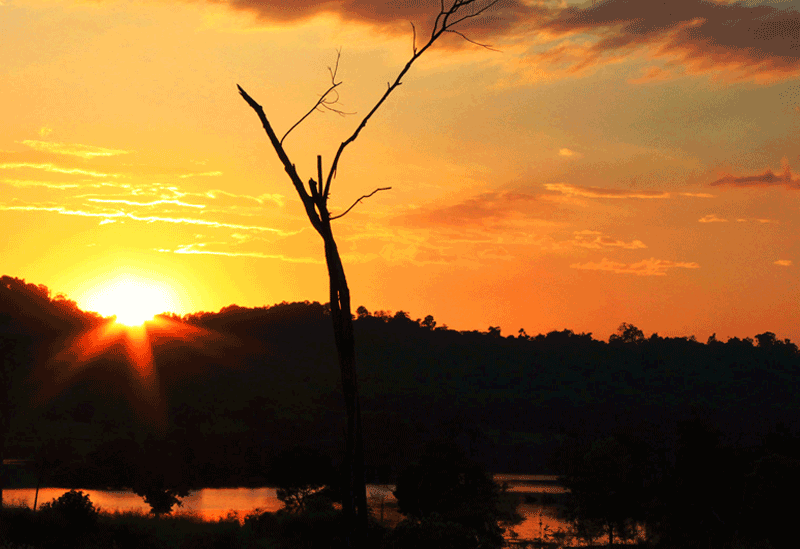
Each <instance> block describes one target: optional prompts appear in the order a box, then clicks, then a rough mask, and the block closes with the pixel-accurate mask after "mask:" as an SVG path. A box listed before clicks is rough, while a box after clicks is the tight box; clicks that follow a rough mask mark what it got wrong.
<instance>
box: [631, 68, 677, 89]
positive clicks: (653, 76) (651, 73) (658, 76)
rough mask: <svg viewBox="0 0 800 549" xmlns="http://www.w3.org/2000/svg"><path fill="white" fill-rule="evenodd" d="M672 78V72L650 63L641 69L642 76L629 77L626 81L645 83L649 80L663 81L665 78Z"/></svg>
mask: <svg viewBox="0 0 800 549" xmlns="http://www.w3.org/2000/svg"><path fill="white" fill-rule="evenodd" d="M672 78H674V75H673V73H672V72H670V71H667V70H664V69H662V68H661V67H657V66H655V65H651V66H649V67H646V68H644V69H643V70H642V76H640V77H639V78H632V79H629V80H628V83H629V84H647V83H649V82H664V81H665V80H671V79H672Z"/></svg>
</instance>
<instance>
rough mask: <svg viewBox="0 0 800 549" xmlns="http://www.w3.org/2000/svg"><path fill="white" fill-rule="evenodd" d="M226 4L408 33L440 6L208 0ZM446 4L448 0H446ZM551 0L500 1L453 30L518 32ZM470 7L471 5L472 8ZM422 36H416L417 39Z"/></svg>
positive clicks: (270, 15)
mask: <svg viewBox="0 0 800 549" xmlns="http://www.w3.org/2000/svg"><path fill="white" fill-rule="evenodd" d="M210 1H215V2H218V3H226V4H228V5H229V6H231V7H232V8H234V9H238V10H244V11H249V12H252V13H254V14H255V15H257V16H258V17H259V18H260V19H262V20H265V21H275V22H284V23H290V22H295V21H303V20H306V19H309V18H311V17H314V16H317V15H322V14H327V15H334V16H336V17H338V18H340V19H341V20H343V21H346V22H357V23H366V24H369V25H373V26H375V27H379V28H381V29H382V30H385V31H388V32H402V33H409V32H410V25H409V21H411V22H413V23H414V24H415V25H417V30H418V31H419V32H424V33H426V34H429V33H430V29H431V28H432V24H433V21H434V19H435V18H436V15H437V14H438V13H439V10H440V9H441V3H440V0H421V1H414V0H382V1H377V2H373V1H370V0H328V1H322V2H316V1H311V0H227V1H225V0H210ZM490 2H491V0H476V1H475V3H474V4H472V5H470V6H467V7H466V8H464V9H463V11H462V12H460V13H464V14H468V13H471V11H470V10H473V9H475V10H480V9H481V8H482V7H485V6H486V5H487V4H489V3H490ZM446 4H447V5H450V4H452V2H447V3H446ZM554 5H556V2H555V1H554V0H535V1H533V2H531V1H522V0H500V1H499V2H497V4H496V5H494V6H492V7H491V8H490V9H489V10H487V11H486V12H485V13H483V14H481V15H480V16H479V17H476V18H474V19H470V20H468V21H465V22H464V23H463V24H461V25H459V26H458V27H456V28H457V29H469V31H470V33H471V34H470V37H473V36H475V37H479V38H484V37H487V36H492V35H495V36H496V35H504V34H509V33H513V34H516V33H518V32H519V30H520V28H522V27H526V28H530V25H531V24H532V23H533V22H535V21H540V20H541V19H542V17H543V16H545V15H546V14H548V13H550V12H551V11H552V10H553V9H554V8H553V7H548V6H554ZM473 6H474V7H473ZM424 37H425V35H421V36H418V40H422V39H424Z"/></svg>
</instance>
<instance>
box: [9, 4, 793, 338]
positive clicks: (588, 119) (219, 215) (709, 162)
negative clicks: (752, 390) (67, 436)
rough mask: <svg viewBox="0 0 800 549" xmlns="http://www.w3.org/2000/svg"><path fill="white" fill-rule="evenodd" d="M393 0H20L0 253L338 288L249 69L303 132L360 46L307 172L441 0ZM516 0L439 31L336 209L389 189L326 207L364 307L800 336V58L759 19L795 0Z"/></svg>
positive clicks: (110, 279)
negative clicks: (294, 1)
mask: <svg viewBox="0 0 800 549" xmlns="http://www.w3.org/2000/svg"><path fill="white" fill-rule="evenodd" d="M289 4H291V2H289ZM344 4H347V6H348V9H349V10H351V11H349V12H346V11H337V10H340V9H341V7H340V6H341V5H344ZM385 4H386V5H384V3H381V2H377V3H371V4H368V3H335V2H332V3H319V4H314V5H313V6H312V5H311V4H308V3H303V4H302V5H298V6H288V4H287V3H286V2H285V1H283V2H277V1H272V0H250V1H242V2H237V3H235V4H233V3H231V4H228V3H226V2H210V1H198V2H180V1H177V0H175V1H164V2H155V1H144V2H134V1H131V0H100V1H97V2H80V1H77V0H46V1H45V0H4V2H2V4H0V36H2V37H3V47H2V53H0V58H2V63H0V82H3V84H4V85H3V86H0V120H2V121H3V122H2V123H3V129H4V131H3V134H2V136H0V230H2V232H3V234H4V235H6V237H5V238H3V239H2V241H0V258H2V271H3V274H8V275H11V276H16V277H20V278H25V279H26V280H27V281H29V282H35V283H37V284H45V285H47V286H48V287H50V288H51V289H52V290H53V291H54V292H56V293H58V292H63V293H65V294H67V295H68V296H69V297H71V298H73V299H76V300H77V301H78V303H79V305H81V306H82V307H85V308H88V309H94V310H98V312H101V313H102V314H117V315H123V314H134V313H135V316H136V317H137V318H140V317H142V316H143V315H144V316H146V315H148V314H149V315H151V316H152V314H157V313H160V312H164V311H174V312H176V313H178V314H184V313H188V312H192V311H198V310H206V311H215V310H218V309H220V308H221V307H223V306H226V305H229V304H231V303H237V304H239V305H242V306H262V305H265V304H272V303H276V302H281V301H284V300H285V301H303V300H317V301H321V302H325V301H327V295H328V290H327V271H326V267H325V264H324V256H323V250H322V243H321V240H320V239H319V237H318V235H316V234H315V232H314V231H313V229H312V228H311V227H310V226H309V224H308V220H307V219H306V218H305V213H304V212H303V207H302V205H301V203H300V202H299V200H298V199H297V197H296V194H295V191H294V189H293V188H292V186H291V183H290V182H289V180H288V179H287V177H286V174H285V172H284V171H283V168H282V166H281V164H280V162H279V161H278V160H277V158H276V157H275V154H274V152H273V151H272V149H271V147H270V146H269V142H268V140H267V138H266V136H265V135H264V132H263V129H262V128H261V126H260V123H259V121H258V119H257V118H256V117H255V115H254V114H253V112H252V110H251V109H250V108H249V107H248V106H247V105H246V104H245V102H244V101H242V98H241V97H240V96H239V94H238V93H237V90H236V85H237V84H240V85H241V86H242V87H243V88H244V89H245V90H246V91H247V92H248V93H249V94H250V95H251V96H252V97H253V98H254V99H255V100H256V101H258V102H259V103H260V104H262V105H263V106H264V108H265V111H266V113H267V115H268V116H269V118H270V121H271V123H272V125H273V126H274V127H275V128H276V131H277V133H278V134H279V135H282V134H283V133H284V132H285V131H286V130H287V129H289V128H290V127H291V126H292V124H294V122H296V121H297V120H298V119H299V118H300V117H301V116H302V115H303V114H305V112H307V111H308V109H309V108H310V107H311V106H312V105H313V104H314V102H315V101H316V100H317V98H318V97H319V94H320V93H322V92H323V91H324V90H325V89H326V87H327V86H328V85H329V81H330V76H329V74H328V66H330V65H331V64H332V63H333V62H334V61H335V59H336V51H337V49H339V48H341V50H342V57H341V62H340V68H339V74H338V76H339V77H340V78H341V80H342V82H343V84H342V85H341V86H340V87H339V88H338V91H339V92H340V106H341V108H342V110H343V111H346V112H352V113H356V114H353V115H348V116H344V117H341V116H338V115H336V114H335V113H331V112H324V113H323V112H320V113H315V114H313V115H312V116H311V117H310V118H308V119H307V120H306V121H305V122H303V124H302V125H300V126H299V127H298V128H296V129H295V130H293V131H292V133H291V134H290V135H289V136H288V137H287V139H286V142H285V145H286V149H287V151H288V153H289V155H290V156H291V158H292V160H293V162H295V163H296V164H297V169H298V171H299V173H300V175H301V177H302V178H303V179H304V180H308V178H309V177H314V176H316V155H318V154H321V155H322V157H323V163H324V165H325V166H330V162H331V160H332V158H333V155H334V153H335V151H336V149H337V147H338V145H339V143H340V142H341V141H342V140H343V139H346V138H347V137H348V136H349V135H350V134H351V133H352V131H353V130H354V128H355V126H356V125H357V124H358V122H359V121H360V120H361V117H362V116H363V115H364V114H366V113H367V112H368V111H369V109H370V108H371V107H372V105H373V104H374V103H375V101H376V100H377V99H378V98H379V97H380V95H381V94H382V93H383V91H384V90H385V88H386V82H387V81H388V80H391V79H393V78H394V76H395V75H396V74H397V72H398V71H399V70H400V69H401V68H402V66H403V64H404V63H405V62H406V61H407V59H408V56H409V55H410V54H411V51H412V44H411V32H410V25H409V24H408V21H409V20H412V21H415V22H416V23H417V28H418V29H422V28H423V27H424V25H425V24H426V23H425V15H426V14H428V13H430V14H433V13H435V10H436V6H438V2H431V3H430V6H427V7H426V5H425V4H424V3H418V4H414V3H407V4H408V5H405V4H404V5H403V6H400V7H398V6H396V5H395V4H396V3H389V2H386V3H385ZM390 4H391V5H390ZM511 4H513V5H514V6H516V7H515V8H514V9H511V8H509V9H507V10H505V11H504V12H503V13H502V14H500V15H499V16H498V17H496V18H494V19H488V20H487V21H486V22H485V23H481V24H480V25H475V26H473V27H471V28H470V29H465V32H466V34H468V35H469V36H471V37H473V38H475V39H477V40H479V41H482V42H488V43H491V44H492V45H493V46H496V49H498V50H500V51H491V50H488V49H486V48H481V47H478V46H474V45H470V44H467V43H464V42H463V40H462V41H459V39H458V37H455V36H453V37H451V38H453V40H452V41H450V42H447V43H443V44H442V45H441V46H440V47H439V46H435V47H434V48H433V49H432V50H430V51H429V52H426V53H425V55H424V56H423V57H422V58H421V59H420V60H419V61H418V63H417V64H416V65H415V66H414V68H413V69H412V70H411V71H410V72H409V74H408V75H407V76H406V78H405V80H404V84H403V85H402V86H400V87H399V88H398V89H397V90H396V92H395V93H394V94H393V95H392V96H391V97H390V98H389V100H388V101H387V102H386V103H385V104H384V105H383V106H382V107H381V109H380V110H379V111H378V113H377V114H376V115H375V116H374V117H373V118H372V119H371V120H370V123H369V124H368V125H367V127H366V128H365V129H364V131H363V132H362V134H361V136H360V137H359V138H358V140H357V141H356V142H355V143H353V145H351V146H350V147H349V148H348V149H347V150H346V152H345V154H344V155H343V157H342V159H341V163H340V164H339V169H338V172H337V177H336V179H335V181H334V183H333V185H332V188H331V201H330V203H329V204H330V209H331V212H332V213H333V214H334V215H335V214H337V213H341V212H343V211H344V210H345V209H346V208H347V207H348V206H349V205H350V204H352V203H353V201H354V200H355V199H357V198H358V197H359V196H362V195H364V194H367V193H369V192H371V191H372V190H374V189H375V188H378V187H388V186H390V187H392V190H391V191H387V192H381V193H378V194H376V195H375V196H373V197H371V198H369V199H368V200H365V201H364V202H362V203H361V204H359V205H358V206H357V207H356V208H355V209H354V210H353V211H351V212H350V213H349V214H347V216H345V217H343V218H341V219H339V220H336V221H335V222H334V223H335V227H334V232H335V235H336V237H337V242H338V244H339V249H340V252H341V254H342V257H343V259H344V262H345V269H346V272H347V275H348V281H349V284H350V288H351V292H352V298H353V303H354V306H355V307H357V306H358V305H362V304H363V305H364V306H366V307H367V308H368V309H369V310H371V311H373V310H393V311H397V310H400V309H402V310H406V311H408V312H409V314H410V316H411V317H412V318H422V317H424V316H425V315H427V314H432V315H433V316H434V317H435V318H436V320H437V322H438V323H439V324H440V325H441V324H447V325H448V326H450V327H451V328H456V329H480V330H485V329H486V328H487V326H490V325H491V326H501V327H502V329H503V334H504V335H508V334H515V333H517V330H519V328H524V329H525V330H526V331H527V333H529V334H535V333H540V332H548V331H550V330H555V329H558V330H561V329H564V328H570V329H573V330H575V331H578V332H581V331H583V332H592V333H593V334H594V335H595V337H598V338H604V339H605V338H607V337H608V335H609V334H611V333H613V332H614V331H615V330H616V328H617V326H619V324H620V323H621V322H629V323H632V324H635V325H637V326H638V327H640V328H641V329H642V330H644V331H645V333H646V334H648V335H649V334H650V333H652V332H658V333H659V334H661V335H676V336H686V335H692V334H693V335H696V336H697V337H698V338H699V339H704V338H706V337H708V336H709V335H710V334H711V333H716V334H717V337H718V338H721V339H723V338H726V337H731V336H738V337H747V336H751V337H752V336H753V335H755V334H757V333H761V332H764V331H767V330H769V331H773V332H775V333H776V334H777V335H778V336H779V337H790V338H792V339H793V340H795V341H800V328H798V327H799V326H800V308H798V307H796V306H795V305H794V304H796V303H798V302H800V285H798V283H797V280H800V276H798V272H797V268H798V265H800V237H798V235H800V228H799V227H798V226H797V218H798V213H800V183H798V178H797V177H796V176H795V175H794V173H793V172H795V171H797V170H798V164H800V150H798V145H797V139H796V137H797V133H798V130H800V108H798V106H799V105H800V88H798V87H797V85H796V84H795V82H796V79H797V76H798V75H800V59H798V58H797V56H796V53H792V52H788V53H787V52H786V51H783V50H782V49H781V48H783V47H784V46H783V45H782V44H784V42H781V41H767V42H763V41H762V42H759V40H762V39H761V38H759V37H760V36H762V35H763V36H766V34H765V33H760V34H759V32H760V31H758V29H759V28H760V27H759V25H761V24H762V23H763V22H765V21H766V22H774V24H775V25H777V26H776V27H775V28H778V27H780V28H783V27H781V25H783V24H784V23H786V25H788V26H786V28H794V27H793V26H791V25H789V23H791V24H792V25H794V23H793V21H797V22H798V24H800V14H798V13H797V12H796V11H795V10H794V8H792V7H791V3H786V2H784V3H774V2H773V3H769V2H747V3H746V4H747V6H746V7H742V6H740V5H739V4H737V3H722V2H719V3H708V2H700V0H673V2H670V3H669V6H668V8H669V9H667V8H666V7H665V8H664V10H661V9H660V8H658V9H656V8H654V7H653V6H655V4H653V3H652V2H648V1H647V0H637V1H635V2H621V0H605V1H604V2H598V3H596V4H595V5H594V6H593V5H592V3H591V2H588V1H584V2H577V1H574V0H568V1H567V2H566V3H564V2H556V1H553V2H529V3H524V2H511V3H510V4H509V5H511ZM287 6H288V7H287ZM565 6H566V7H567V8H570V9H572V10H573V11H569V10H562V8H564V7H565ZM775 6H778V7H777V8H776V7H775ZM289 8H291V9H289ZM295 8H296V9H295ZM308 10H316V11H308ZM398 10H405V11H400V12H398ZM515 10H516V11H515ZM575 10H583V11H575ZM698 10H702V17H700V14H701V11H698ZM770 10H772V11H770ZM576 13H577V14H582V15H580V17H578V16H576V15H574V14H576ZM514 14H517V15H514ZM571 14H572V15H571ZM515 17H516V19H514V18H515ZM698 17H699V18H698ZM509 18H511V19H509ZM626 21H632V22H637V21H638V23H635V24H632V25H631V26H628V25H627V23H626ZM730 21H739V22H741V26H737V25H740V23H736V24H735V25H733V27H736V28H733V27H732V26H731V24H728V23H726V22H730ZM612 23H613V24H612ZM764 24H766V23H764ZM770 24H772V23H770ZM637 25H638V26H637ZM634 27H635V28H637V29H645V30H643V31H641V32H638V31H637V32H634V31H633V30H630V29H634ZM770 28H772V27H770ZM748 29H751V30H752V29H755V30H752V32H751V31H750V30H748ZM421 32H422V31H420V33H421ZM420 36H421V34H420ZM420 36H418V40H421V38H420ZM31 37H36V39H35V40H32V39H31ZM709 43H713V44H715V47H714V48H708V47H707V44H709ZM787 43H788V42H787ZM793 56H794V57H793ZM124 276H128V277H129V278H128V279H127V280H128V282H124V280H126V279H124ZM120 277H123V278H120ZM125 284H127V286H125ZM120 288H122V289H120ZM135 295H139V298H138V299H136V298H134V297H133V296H135ZM104 296H105V297H104ZM140 307H141V308H142V310H140ZM101 309H102V310H101ZM144 309H146V311H145V310H144ZM151 313H152V314H151ZM119 318H122V317H121V316H120V317H119ZM133 321H134V320H133V319H131V320H130V322H133Z"/></svg>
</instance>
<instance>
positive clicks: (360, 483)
mask: <svg viewBox="0 0 800 549" xmlns="http://www.w3.org/2000/svg"><path fill="white" fill-rule="evenodd" d="M498 1H499V0H489V1H482V2H480V1H479V0H452V1H446V0H441V9H440V11H439V13H438V15H437V16H436V19H435V21H434V24H433V28H432V30H431V34H430V37H429V38H428V40H427V42H425V43H424V44H423V45H422V47H420V48H417V32H416V27H415V26H414V24H413V23H412V24H411V28H412V32H413V44H412V52H413V54H412V56H411V59H409V61H408V62H407V63H406V64H405V66H404V67H403V69H402V70H401V71H400V72H399V74H398V75H397V78H395V80H394V82H393V83H391V84H388V83H387V89H386V91H385V92H384V93H383V95H382V96H381V97H380V99H379V100H378V101H377V102H376V103H375V105H374V106H373V107H372V109H371V110H370V111H369V112H368V113H367V115H366V116H364V118H363V119H362V120H361V122H360V123H359V124H358V126H357V127H356V129H355V131H354V132H353V133H352V135H350V137H348V138H347V139H346V140H344V141H343V142H342V143H341V144H340V145H339V148H338V150H337V151H336V154H335V156H334V158H333V162H332V164H331V166H330V168H329V169H328V172H327V176H325V174H324V173H323V167H322V157H321V156H317V173H316V175H317V178H316V180H315V179H314V178H310V179H309V181H308V190H306V189H305V186H304V185H303V181H302V179H301V178H300V175H299V174H298V173H297V169H296V167H295V164H294V163H292V161H291V160H290V159H289V156H288V155H287V154H286V150H285V149H284V148H283V141H284V140H285V139H286V137H287V136H288V135H289V132H291V131H292V130H293V129H294V128H296V127H297V126H298V125H299V124H300V123H301V122H303V120H305V119H306V118H307V117H308V116H309V115H310V114H312V113H313V112H314V111H317V110H330V111H333V112H336V113H338V114H341V115H344V114H347V113H344V112H343V111H341V110H339V109H338V108H337V107H336V106H335V105H336V103H337V100H338V90H337V88H338V86H339V85H340V84H341V82H337V81H336V77H337V69H338V67H339V54H337V58H336V64H335V66H334V67H333V68H330V69H329V71H330V75H331V85H330V87H329V88H328V89H327V91H325V93H324V94H322V96H321V97H320V98H319V100H318V101H317V102H316V104H315V105H314V106H313V107H312V108H311V109H310V110H309V111H308V112H307V113H306V114H305V115H304V116H303V117H302V118H300V119H299V120H298V121H297V122H296V123H295V124H294V125H293V126H292V127H291V128H289V130H288V131H287V132H286V133H285V134H284V135H283V137H282V138H280V139H278V136H277V135H276V134H275V131H274V130H273V129H272V125H271V124H270V123H269V120H268V119H267V116H266V114H264V109H263V108H262V107H261V105H259V104H258V103H256V101H255V100H254V99H253V98H252V97H250V96H249V95H248V94H247V92H245V91H244V90H243V89H242V87H241V86H237V87H238V88H239V93H240V94H241V95H242V97H243V98H244V100H245V101H247V104H248V105H250V107H252V109H253V110H254V111H255V112H256V114H257V115H258V118H259V119H260V120H261V124H262V125H263V126H264V130H265V131H266V132H267V136H268V137H269V140H270V143H271V144H272V147H273V149H275V153H276V154H277V155H278V158H279V159H280V161H281V163H282V164H283V167H284V169H285V170H286V173H287V174H288V175H289V179H290V180H291V181H292V184H293V185H294V188H295V190H296V191H297V194H298V195H299V196H300V200H302V202H303V206H304V207H305V210H306V214H307V215H308V219H309V221H310V222H311V225H312V226H313V227H314V229H316V231H317V232H318V233H319V235H320V236H321V237H322V241H323V242H324V245H325V262H326V263H327V266H328V278H329V282H330V310H331V318H332V320H333V332H334V338H335V341H336V350H337V353H338V356H339V366H340V368H341V375H342V389H343V392H344V399H345V407H346V411H347V433H346V444H345V470H346V479H344V480H345V485H344V490H343V491H344V493H343V508H344V513H345V522H346V541H347V546H348V547H361V546H362V545H363V543H364V540H365V534H366V528H367V517H368V510H367V493H366V484H365V480H364V455H363V442H362V435H361V410H360V406H359V399H358V378H357V375H356V360H355V340H354V339H353V322H352V314H351V308H350V290H349V289H348V287H347V279H346V277H345V274H344V268H343V266H342V260H341V257H340V256H339V250H338V248H337V247H336V241H335V240H334V238H333V231H332V230H331V221H332V220H334V219H338V218H340V217H343V216H344V215H345V214H347V213H348V212H349V211H350V210H352V209H353V208H354V207H355V206H356V204H358V203H359V202H360V201H361V200H363V199H365V198H369V197H370V196H372V195H374V194H375V193H377V192H378V191H384V190H388V189H390V187H383V188H378V189H375V190H374V191H372V192H371V193H369V194H366V195H364V196H362V197H361V198H359V199H358V200H356V201H355V202H354V203H353V204H352V205H351V206H350V207H349V208H347V209H346V210H345V211H344V212H343V213H341V214H338V215H331V213H330V211H329V210H328V197H329V196H330V187H331V181H333V178H334V177H336V169H337V167H338V165H339V160H340V159H341V157H342V153H343V152H344V150H345V148H346V147H347V146H348V145H349V144H350V143H352V142H353V141H355V140H356V138H358V136H359V135H360V133H361V130H363V129H364V127H365V126H366V125H367V122H368V121H369V120H370V118H372V115H374V114H375V112H376V111H377V110H378V109H379V108H380V106H381V105H383V103H384V101H386V99H387V98H388V97H389V95H390V94H391V93H392V92H393V91H394V90H395V89H396V88H397V87H398V86H399V85H400V83H401V80H402V78H403V77H404V76H405V75H406V73H407V72H408V71H409V69H410V68H411V65H413V64H414V62H415V61H416V60H417V59H419V57H420V56H421V55H422V54H423V53H425V51H427V50H428V48H430V47H431V46H432V45H433V44H434V42H436V41H437V40H438V39H439V38H440V37H441V36H442V35H443V34H445V33H453V34H456V35H458V36H460V37H462V38H464V39H465V40H467V41H468V42H471V43H473V44H476V45H478V46H481V47H484V48H488V49H491V48H490V47H489V46H488V45H486V44H480V43H478V42H474V41H473V40H470V39H469V38H468V37H467V36H465V35H464V34H463V33H462V32H460V31H458V30H455V29H454V28H453V27H455V26H456V25H458V24H459V23H462V22H463V21H466V20H468V19H472V18H475V17H478V16H479V15H481V14H482V13H484V12H485V11H487V10H488V9H490V8H491V7H492V6H494V5H495V4H496V3H497V2H498Z"/></svg>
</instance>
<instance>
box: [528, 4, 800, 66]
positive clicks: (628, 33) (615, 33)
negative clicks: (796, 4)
mask: <svg viewBox="0 0 800 549" xmlns="http://www.w3.org/2000/svg"><path fill="white" fill-rule="evenodd" d="M541 29H542V30H545V31H548V32H549V33H551V34H553V35H554V36H556V37H559V36H565V35H570V34H578V33H584V34H594V35H599V36H600V40H599V41H597V42H596V43H594V44H592V45H589V46H585V47H583V48H579V49H581V51H580V52H577V51H576V48H575V46H572V47H568V46H564V45H562V46H561V47H556V48H553V49H551V50H549V51H548V52H547V53H545V54H541V55H540V56H539V57H540V58H541V59H544V60H549V61H551V62H554V63H558V62H564V61H567V62H569V64H570V70H573V71H580V70H582V69H584V68H587V67H589V66H592V65H595V64H598V63H603V62H605V61H607V60H611V59H614V58H618V57H619V56H620V55H625V54H627V53H629V52H631V51H632V50H634V49H638V48H644V47H646V48H649V49H650V51H651V53H652V54H653V55H654V56H656V57H665V58H668V59H670V60H672V61H673V62H677V63H680V64H683V65H686V66H687V67H688V69H689V70H690V71H691V72H708V71H725V72H726V73H727V75H728V76H729V77H731V78H734V79H755V80H759V79H761V80H777V79H782V78H789V77H791V76H795V75H797V74H798V73H800V13H798V12H797V11H796V10H795V9H778V8H775V7H772V6H766V5H760V6H746V5H743V4H742V3H724V2H720V1H712V0H669V1H667V2H661V1H653V0H604V1H601V2H599V3H597V4H596V5H594V6H591V7H589V8H586V9H578V8H568V9H565V10H563V11H561V12H560V13H559V14H558V15H557V16H555V17H553V18H552V19H550V20H548V21H547V22H545V23H543V25H542V26H541ZM577 53H580V55H576V54H577Z"/></svg>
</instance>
